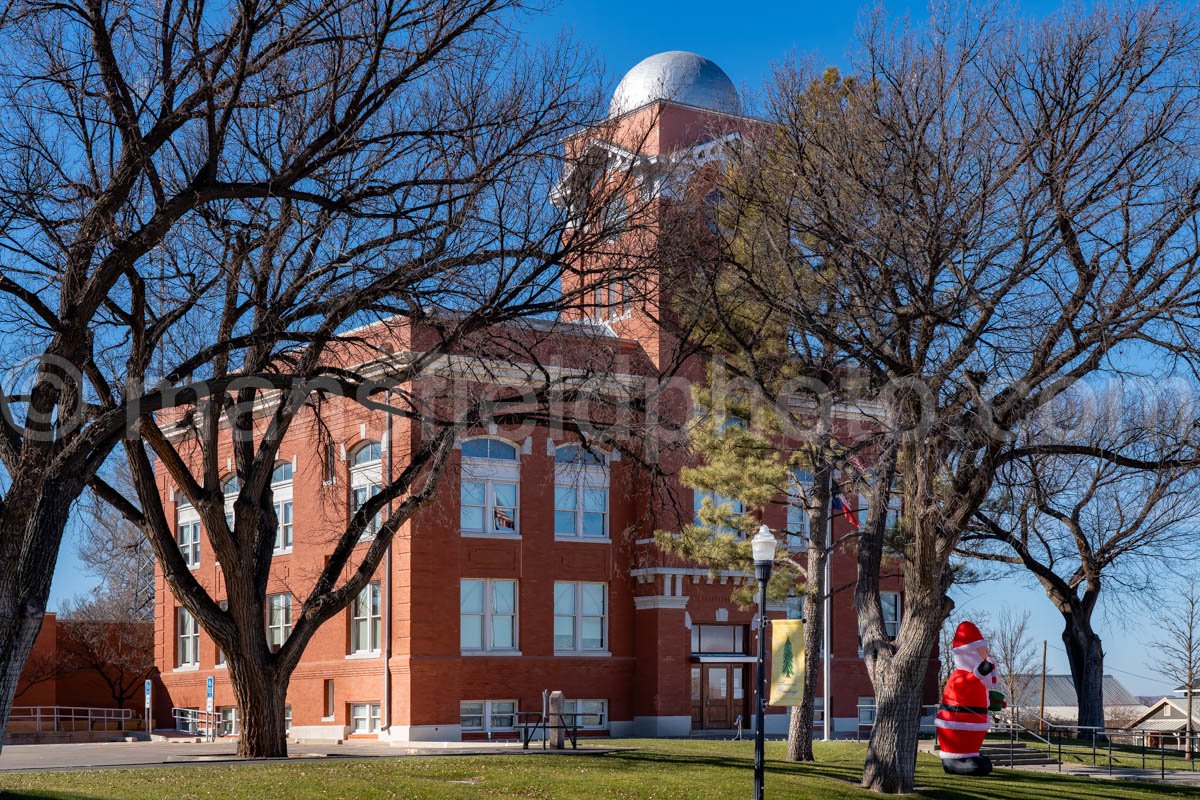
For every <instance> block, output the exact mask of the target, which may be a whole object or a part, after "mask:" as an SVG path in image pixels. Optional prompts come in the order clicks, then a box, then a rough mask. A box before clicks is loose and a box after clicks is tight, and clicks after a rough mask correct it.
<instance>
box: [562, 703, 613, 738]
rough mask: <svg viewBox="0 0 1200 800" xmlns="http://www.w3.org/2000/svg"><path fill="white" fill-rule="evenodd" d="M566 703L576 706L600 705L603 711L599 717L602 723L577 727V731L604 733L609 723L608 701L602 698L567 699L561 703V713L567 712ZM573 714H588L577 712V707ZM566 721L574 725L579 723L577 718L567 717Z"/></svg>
mask: <svg viewBox="0 0 1200 800" xmlns="http://www.w3.org/2000/svg"><path fill="white" fill-rule="evenodd" d="M568 703H577V704H578V703H602V704H603V709H604V710H603V711H601V712H600V716H601V717H602V718H603V720H604V722H603V723H602V724H600V725H579V730H581V731H606V730H608V722H609V720H608V700H605V699H604V698H601V697H582V698H574V697H572V698H568V699H567V700H566V701H565V702H564V703H563V711H564V712H566V710H567V704H568ZM575 713H579V714H587V713H590V712H586V711H579V706H578V705H576V706H575ZM568 720H569V721H573V722H575V723H578V722H579V718H578V717H569V718H568Z"/></svg>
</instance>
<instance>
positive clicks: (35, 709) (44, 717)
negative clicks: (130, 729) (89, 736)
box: [8, 706, 133, 733]
mask: <svg viewBox="0 0 1200 800" xmlns="http://www.w3.org/2000/svg"><path fill="white" fill-rule="evenodd" d="M131 719H133V711H131V710H130V709H128V708H90V707H87V706H15V707H14V708H13V710H12V713H10V714H9V715H8V721H9V723H10V725H11V723H13V722H30V721H32V722H33V723H34V731H35V732H36V733H48V732H62V731H64V730H65V731H74V730H78V728H77V727H76V724H78V723H83V724H86V726H87V728H86V730H92V729H93V726H94V725H96V724H97V723H100V724H103V725H105V726H107V725H109V724H111V723H114V722H115V723H118V724H119V725H120V726H121V728H124V726H125V723H126V722H128V721H129V720H131ZM65 723H71V725H70V727H69V728H64V727H63V725H64V724H65Z"/></svg>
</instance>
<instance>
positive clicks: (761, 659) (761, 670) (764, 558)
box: [750, 525, 776, 800]
mask: <svg viewBox="0 0 1200 800" xmlns="http://www.w3.org/2000/svg"><path fill="white" fill-rule="evenodd" d="M775 546H776V542H775V536H774V535H773V534H772V533H771V529H770V528H768V527H767V526H766V525H761V526H759V529H758V533H757V534H756V535H755V537H754V538H753V539H751V540H750V552H751V553H752V554H753V556H754V577H755V578H757V579H758V675H757V676H756V688H757V691H756V692H755V696H754V702H755V706H754V800H763V775H764V773H765V770H766V766H765V763H764V755H763V749H764V744H765V742H766V738H765V737H766V733H765V731H764V730H763V727H764V724H765V720H764V717H765V713H766V709H767V674H766V652H767V583H768V582H770V580H771V567H772V566H773V565H774V564H775Z"/></svg>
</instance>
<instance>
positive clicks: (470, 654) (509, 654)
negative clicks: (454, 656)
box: [462, 650, 521, 658]
mask: <svg viewBox="0 0 1200 800" xmlns="http://www.w3.org/2000/svg"><path fill="white" fill-rule="evenodd" d="M519 655H521V651H520V650H463V651H462V656H463V657H464V658H480V657H485V658H486V657H489V656H496V657H499V658H513V657H515V656H519Z"/></svg>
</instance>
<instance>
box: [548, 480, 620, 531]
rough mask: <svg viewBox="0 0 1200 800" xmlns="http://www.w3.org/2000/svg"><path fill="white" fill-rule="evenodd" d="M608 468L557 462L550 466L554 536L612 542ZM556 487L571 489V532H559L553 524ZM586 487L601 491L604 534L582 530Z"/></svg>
mask: <svg viewBox="0 0 1200 800" xmlns="http://www.w3.org/2000/svg"><path fill="white" fill-rule="evenodd" d="M611 483H612V481H611V477H610V470H609V468H608V466H607V465H605V466H600V465H597V464H559V463H555V465H554V490H555V495H556V499H555V502H554V513H555V521H554V538H555V539H559V540H562V541H566V542H601V543H604V542H610V543H611V542H612V533H611V531H612V486H611ZM559 489H573V490H574V491H575V509H574V515H575V533H573V534H572V533H560V532H559V530H558V524H557V515H558V502H557V492H558V490H559ZM587 489H592V490H596V489H600V490H603V491H604V535H603V536H586V535H584V533H583V515H584V507H583V498H584V491H585V490H587Z"/></svg>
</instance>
